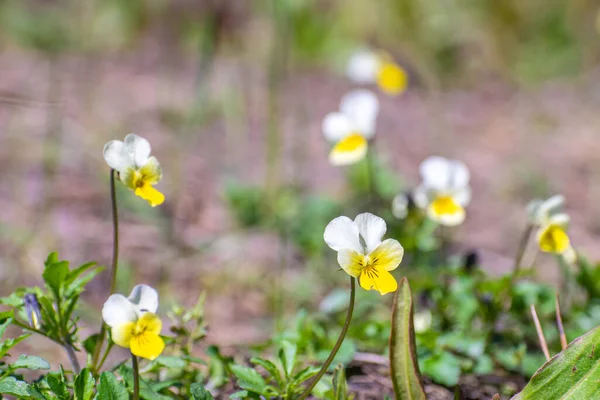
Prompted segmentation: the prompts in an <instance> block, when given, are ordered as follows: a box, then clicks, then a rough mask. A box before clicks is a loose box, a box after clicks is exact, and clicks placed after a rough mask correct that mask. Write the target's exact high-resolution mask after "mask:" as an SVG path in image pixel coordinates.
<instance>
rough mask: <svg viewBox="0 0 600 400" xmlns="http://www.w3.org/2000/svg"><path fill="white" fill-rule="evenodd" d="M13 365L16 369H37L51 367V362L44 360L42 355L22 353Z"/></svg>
mask: <svg viewBox="0 0 600 400" xmlns="http://www.w3.org/2000/svg"><path fill="white" fill-rule="evenodd" d="M11 367H12V368H14V369H17V368H27V369H30V370H33V371H35V370H38V369H50V364H48V361H46V360H44V359H43V358H42V357H38V356H27V355H25V354H21V355H20V356H19V358H18V359H17V361H15V362H14V363H13V364H12V365H11Z"/></svg>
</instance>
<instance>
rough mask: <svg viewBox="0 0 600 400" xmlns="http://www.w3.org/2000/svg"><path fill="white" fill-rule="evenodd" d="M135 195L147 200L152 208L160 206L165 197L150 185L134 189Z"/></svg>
mask: <svg viewBox="0 0 600 400" xmlns="http://www.w3.org/2000/svg"><path fill="white" fill-rule="evenodd" d="M135 195H136V196H139V197H141V198H142V199H144V200H147V201H148V203H150V205H151V206H152V207H156V206H158V205H161V204H162V203H163V202H164V201H165V195H164V194H162V193H161V192H159V191H158V190H156V189H154V187H152V185H151V184H150V183H144V186H142V187H138V188H136V189H135Z"/></svg>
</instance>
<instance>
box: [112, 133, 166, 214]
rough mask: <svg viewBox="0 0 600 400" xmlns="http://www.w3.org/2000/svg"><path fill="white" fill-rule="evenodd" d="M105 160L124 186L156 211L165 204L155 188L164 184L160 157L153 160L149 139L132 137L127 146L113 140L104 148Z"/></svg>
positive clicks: (125, 143)
mask: <svg viewBox="0 0 600 400" xmlns="http://www.w3.org/2000/svg"><path fill="white" fill-rule="evenodd" d="M104 159H105V160H106V163H107V164H108V165H109V166H110V167H111V168H112V169H114V170H116V171H118V172H119V179H120V180H121V182H123V184H124V185H125V186H127V188H129V189H130V190H133V191H134V193H135V194H136V195H137V196H139V197H141V198H142V199H144V200H147V201H148V203H150V205H151V206H152V207H156V206H158V205H160V204H162V203H163V202H164V201H165V196H164V195H163V194H162V193H161V192H159V191H158V190H156V189H155V188H154V187H153V185H156V184H157V183H158V181H160V179H161V177H162V170H161V168H160V164H159V163H158V160H157V159H156V157H150V143H148V141H147V140H146V139H144V138H142V137H140V136H138V135H136V134H133V133H130V134H129V135H127V136H125V140H124V141H123V142H121V141H120V140H111V141H110V142H108V143H106V145H105V146H104Z"/></svg>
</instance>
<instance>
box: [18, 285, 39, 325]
mask: <svg viewBox="0 0 600 400" xmlns="http://www.w3.org/2000/svg"><path fill="white" fill-rule="evenodd" d="M23 302H24V303H25V312H26V313H27V318H29V326H31V327H32V328H35V329H40V327H41V326H42V313H41V311H40V303H39V302H38V299H37V296H36V295H35V294H34V293H27V294H26V295H25V297H24V298H23Z"/></svg>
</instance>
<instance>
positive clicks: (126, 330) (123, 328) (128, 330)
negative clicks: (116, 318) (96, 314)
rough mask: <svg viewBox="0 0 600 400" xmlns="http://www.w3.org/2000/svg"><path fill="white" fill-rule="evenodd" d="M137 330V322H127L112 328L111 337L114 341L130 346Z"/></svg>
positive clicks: (120, 344) (123, 345)
mask: <svg viewBox="0 0 600 400" xmlns="http://www.w3.org/2000/svg"><path fill="white" fill-rule="evenodd" d="M134 332H135V322H126V323H124V324H120V325H117V326H113V327H112V329H111V337H112V340H113V342H115V343H116V344H118V345H119V346H121V347H126V348H129V344H130V343H131V338H132V337H133V334H134Z"/></svg>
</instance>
